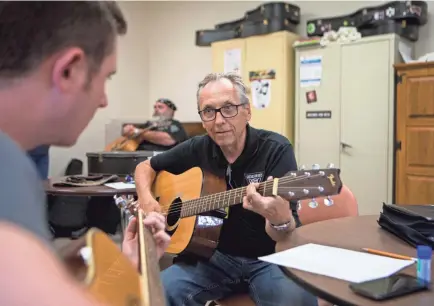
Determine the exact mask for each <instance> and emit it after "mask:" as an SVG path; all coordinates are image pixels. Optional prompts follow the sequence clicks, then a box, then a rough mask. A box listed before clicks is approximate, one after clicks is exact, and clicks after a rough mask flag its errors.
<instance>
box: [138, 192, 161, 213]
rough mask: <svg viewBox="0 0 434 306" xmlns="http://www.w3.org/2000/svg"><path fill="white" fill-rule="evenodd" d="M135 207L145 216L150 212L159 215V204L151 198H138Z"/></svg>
mask: <svg viewBox="0 0 434 306" xmlns="http://www.w3.org/2000/svg"><path fill="white" fill-rule="evenodd" d="M137 206H138V207H140V209H142V210H143V211H144V212H145V213H147V214H148V213H150V212H152V211H154V212H158V213H161V207H160V203H158V202H157V201H156V200H155V199H154V198H153V197H152V196H149V197H147V198H146V199H140V198H139V200H138V205H137Z"/></svg>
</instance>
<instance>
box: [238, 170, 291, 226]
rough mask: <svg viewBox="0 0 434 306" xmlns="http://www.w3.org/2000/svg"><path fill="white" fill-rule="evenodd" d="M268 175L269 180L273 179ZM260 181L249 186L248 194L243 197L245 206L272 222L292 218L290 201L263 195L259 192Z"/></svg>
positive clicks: (276, 223)
mask: <svg viewBox="0 0 434 306" xmlns="http://www.w3.org/2000/svg"><path fill="white" fill-rule="evenodd" d="M272 179H273V177H271V176H270V177H268V179H267V180H272ZM258 187H259V184H258V183H252V184H249V185H248V186H247V190H246V196H244V198H243V207H244V208H245V209H248V210H251V211H253V212H255V213H257V214H260V215H261V216H263V217H264V218H265V219H267V220H268V221H269V222H270V223H271V224H275V225H278V224H284V223H286V222H288V221H290V220H292V213H291V210H290V206H289V203H288V202H287V201H286V200H284V199H283V198H281V197H279V196H276V197H263V196H262V195H260V194H259V193H258V192H257V188H258Z"/></svg>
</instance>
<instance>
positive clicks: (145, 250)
mask: <svg viewBox="0 0 434 306" xmlns="http://www.w3.org/2000/svg"><path fill="white" fill-rule="evenodd" d="M143 219H144V215H143V214H142V213H141V212H140V211H139V212H138V213H137V235H138V239H137V240H138V247H139V271H140V274H141V276H140V277H141V295H142V303H140V305H155V306H162V305H165V299H164V292H163V286H162V284H161V280H160V269H159V266H158V258H157V246H156V244H155V240H154V238H153V236H152V233H151V231H150V230H149V229H147V228H146V227H145V226H144V225H143Z"/></svg>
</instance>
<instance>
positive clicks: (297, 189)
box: [180, 168, 342, 218]
mask: <svg viewBox="0 0 434 306" xmlns="http://www.w3.org/2000/svg"><path fill="white" fill-rule="evenodd" d="M339 173H340V170H339V169H336V168H329V169H314V170H300V171H291V172H288V174H287V175H285V176H283V177H281V178H274V179H273V180H269V181H265V182H262V183H259V187H258V188H257V192H258V193H259V194H260V195H262V196H264V197H269V196H281V197H283V198H285V199H287V200H288V201H291V200H302V199H308V198H311V199H312V198H314V197H323V196H329V195H333V194H337V193H339V192H340V189H341V187H342V181H341V180H340V177H339ZM246 191H247V187H241V188H237V189H231V190H228V191H224V192H219V193H215V194H211V195H207V196H204V197H201V198H198V199H193V200H188V201H185V202H183V203H182V207H181V214H180V216H181V218H185V217H190V216H194V215H199V214H201V213H205V212H209V211H213V210H216V209H220V208H225V207H229V206H232V205H237V204H240V203H242V202H243V197H244V196H245V195H246Z"/></svg>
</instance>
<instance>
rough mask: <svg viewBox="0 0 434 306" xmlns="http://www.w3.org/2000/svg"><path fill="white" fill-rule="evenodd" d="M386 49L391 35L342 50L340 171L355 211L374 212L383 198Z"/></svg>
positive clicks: (388, 72) (389, 99)
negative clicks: (354, 200)
mask: <svg viewBox="0 0 434 306" xmlns="http://www.w3.org/2000/svg"><path fill="white" fill-rule="evenodd" d="M390 48H391V41H390V40H378V41H370V42H360V43H353V44H348V45H342V50H341V140H340V150H341V156H340V166H341V170H342V172H341V175H342V180H343V182H344V184H346V185H347V186H348V187H349V188H350V189H351V191H352V192H353V193H354V195H355V197H356V199H357V202H358V204H359V214H360V215H368V214H378V213H379V212H380V211H381V205H382V203H383V201H384V202H387V201H388V182H389V181H388V178H389V171H388V165H389V159H390V158H391V157H390V158H389V153H388V148H389V141H392V138H393V135H390V130H389V122H391V120H393V113H391V112H390V104H392V102H393V99H392V97H391V96H390V87H389V84H390V83H389V82H393V79H391V76H392V75H393V73H392V72H393V67H392V65H391V58H390V56H391V55H390V54H391V53H390ZM392 157H393V156H392ZM390 185H391V184H390Z"/></svg>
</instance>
